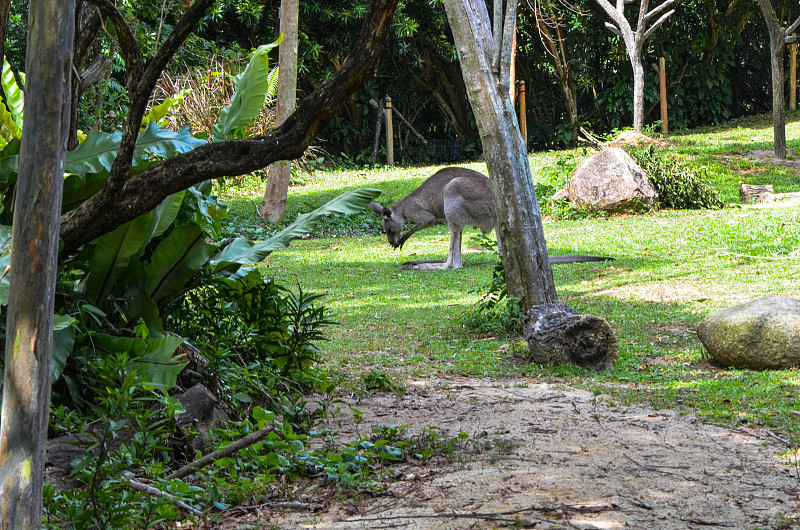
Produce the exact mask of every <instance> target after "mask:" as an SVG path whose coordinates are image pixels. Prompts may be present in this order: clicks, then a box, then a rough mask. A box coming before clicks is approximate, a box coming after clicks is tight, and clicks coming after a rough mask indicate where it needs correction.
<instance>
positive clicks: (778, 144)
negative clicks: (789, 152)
mask: <svg viewBox="0 0 800 530" xmlns="http://www.w3.org/2000/svg"><path fill="white" fill-rule="evenodd" d="M769 48H770V54H769V55H770V65H771V66H772V130H773V131H774V135H775V158H786V105H785V102H784V100H783V52H784V49H785V45H784V43H783V39H782V38H780V37H778V38H777V39H776V38H773V36H772V32H770V38H769Z"/></svg>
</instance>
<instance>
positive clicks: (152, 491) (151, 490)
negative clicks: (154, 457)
mask: <svg viewBox="0 0 800 530" xmlns="http://www.w3.org/2000/svg"><path fill="white" fill-rule="evenodd" d="M124 480H125V483H126V484H128V486H130V487H131V488H133V489H135V490H136V491H141V492H143V493H147V494H148V495H150V496H152V497H164V498H165V499H169V500H170V501H172V504H174V505H175V506H177V507H178V508H180V509H181V510H183V511H185V512H189V513H190V514H192V515H196V516H197V517H202V516H203V512H201V511H200V510H198V509H197V508H194V507H192V506H189V505H188V504H186V503H185V502H183V501H182V500H180V499H179V498H177V497H176V496H175V495H172V494H171V493H167V492H166V491H162V490H160V489H158V488H156V487H153V486H148V485H147V484H143V483H141V482H139V481H138V480H134V479H132V478H125V479H124Z"/></svg>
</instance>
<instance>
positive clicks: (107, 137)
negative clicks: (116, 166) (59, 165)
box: [64, 131, 122, 175]
mask: <svg viewBox="0 0 800 530" xmlns="http://www.w3.org/2000/svg"><path fill="white" fill-rule="evenodd" d="M121 140H122V133H121V132H119V131H114V132H113V133H106V132H103V131H89V133H88V134H87V135H86V140H84V141H83V142H82V143H81V144H80V145H78V147H76V148H75V149H74V150H72V151H70V152H68V153H67V158H66V164H65V167H64V171H66V172H67V173H73V174H75V175H85V174H87V173H100V172H101V171H103V170H105V171H111V165H112V164H113V163H114V159H115V158H116V157H117V151H118V150H119V143H120V141H121Z"/></svg>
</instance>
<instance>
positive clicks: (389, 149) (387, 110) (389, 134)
mask: <svg viewBox="0 0 800 530" xmlns="http://www.w3.org/2000/svg"><path fill="white" fill-rule="evenodd" d="M383 117H384V119H385V120H386V163H387V164H388V165H390V166H393V165H394V127H392V98H390V97H389V96H386V104H385V105H384V107H383Z"/></svg>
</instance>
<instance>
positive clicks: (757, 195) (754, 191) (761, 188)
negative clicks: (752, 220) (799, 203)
mask: <svg viewBox="0 0 800 530" xmlns="http://www.w3.org/2000/svg"><path fill="white" fill-rule="evenodd" d="M739 199H740V200H741V201H742V203H743V204H749V203H762V202H773V201H780V200H783V199H800V192H789V193H775V191H774V190H773V188H772V184H742V185H741V186H740V187H739Z"/></svg>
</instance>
